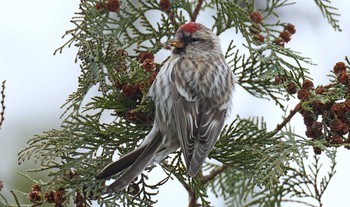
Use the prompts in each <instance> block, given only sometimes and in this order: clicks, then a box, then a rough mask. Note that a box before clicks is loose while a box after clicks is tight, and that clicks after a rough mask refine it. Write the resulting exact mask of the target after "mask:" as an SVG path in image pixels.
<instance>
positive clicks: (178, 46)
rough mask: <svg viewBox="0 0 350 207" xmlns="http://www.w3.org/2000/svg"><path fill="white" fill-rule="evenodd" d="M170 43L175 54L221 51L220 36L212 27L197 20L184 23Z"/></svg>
mask: <svg viewBox="0 0 350 207" xmlns="http://www.w3.org/2000/svg"><path fill="white" fill-rule="evenodd" d="M170 45H171V46H173V47H174V49H173V54H203V53H207V52H213V51H219V52H221V47H220V41H219V38H218V37H217V36H216V35H215V34H214V33H213V32H212V31H211V30H210V29H208V28H207V27H205V26H204V25H202V24H199V23H195V22H189V23H187V24H184V25H182V26H181V27H180V28H179V29H178V30H177V32H176V33H175V38H174V39H173V40H171V42H170Z"/></svg>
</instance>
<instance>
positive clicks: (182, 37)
mask: <svg viewBox="0 0 350 207" xmlns="http://www.w3.org/2000/svg"><path fill="white" fill-rule="evenodd" d="M170 45H171V46H173V50H172V54H171V57H170V58H169V59H168V60H167V62H166V63H165V64H164V65H163V67H162V68H161V70H160V72H159V73H158V75H157V77H156V79H155V81H154V82H153V84H152V86H151V87H150V89H149V92H148V96H149V97H150V98H151V99H152V100H153V101H154V104H155V108H156V111H155V119H154V124H153V128H152V130H151V131H150V132H149V134H148V135H147V136H146V138H145V140H144V141H143V143H142V144H141V146H140V147H138V148H137V149H135V150H134V151H132V152H130V153H128V154H126V155H124V156H122V157H121V158H120V159H119V160H117V161H115V162H113V163H111V164H109V165H107V166H106V167H105V168H104V169H102V170H101V172H99V174H98V175H97V176H96V178H97V179H104V178H107V177H109V176H111V175H114V174H116V173H119V172H122V171H123V170H125V171H124V172H123V173H122V175H121V176H120V177H118V178H117V179H116V181H114V182H113V183H112V184H111V185H109V186H107V188H106V192H107V193H112V192H117V191H120V190H122V189H123V188H125V187H126V186H127V185H128V184H129V183H130V182H131V181H132V180H133V179H134V178H135V177H136V176H138V175H139V174H140V173H142V171H143V170H144V169H145V168H146V167H147V166H148V165H150V164H152V163H153V162H159V161H161V160H162V159H164V158H165V157H166V156H167V155H169V154H170V153H172V152H174V151H176V150H177V149H178V148H179V147H181V149H182V152H183V155H184V158H185V162H186V166H187V173H188V175H189V176H191V177H193V176H195V175H196V174H197V173H198V171H199V170H200V168H201V166H202V164H203V162H204V161H205V159H206V158H207V156H208V154H209V152H210V151H211V149H212V148H213V146H214V144H215V142H216V140H217V138H218V136H219V134H220V131H221V129H222V127H223V125H224V121H225V117H226V114H228V113H229V109H230V106H231V102H232V94H233V89H234V82H235V81H234V76H233V73H232V71H231V70H230V69H229V67H228V65H227V64H226V62H225V58H224V55H223V53H222V51H221V46H220V41H219V38H218V37H217V36H216V35H215V34H214V33H213V32H212V31H211V30H210V29H208V28H206V27H205V26H204V25H202V24H199V23H194V22H190V23H187V24H184V25H182V26H181V27H180V28H179V29H178V31H177V32H176V34H175V38H174V39H173V40H172V41H171V43H170Z"/></svg>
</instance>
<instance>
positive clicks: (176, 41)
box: [169, 39, 185, 48]
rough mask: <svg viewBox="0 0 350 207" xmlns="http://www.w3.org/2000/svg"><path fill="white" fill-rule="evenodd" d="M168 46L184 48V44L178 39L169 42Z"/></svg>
mask: <svg viewBox="0 0 350 207" xmlns="http://www.w3.org/2000/svg"><path fill="white" fill-rule="evenodd" d="M169 44H170V45H171V46H173V47H175V48H184V47H185V44H184V42H183V41H181V40H179V39H172V40H170V43H169Z"/></svg>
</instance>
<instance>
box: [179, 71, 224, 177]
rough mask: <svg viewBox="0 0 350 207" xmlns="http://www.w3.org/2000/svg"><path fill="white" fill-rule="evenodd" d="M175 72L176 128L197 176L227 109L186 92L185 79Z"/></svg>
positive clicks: (221, 125) (189, 171) (190, 167)
mask: <svg viewBox="0 0 350 207" xmlns="http://www.w3.org/2000/svg"><path fill="white" fill-rule="evenodd" d="M177 78H179V77H176V74H173V75H172V80H173V83H174V84H173V88H172V90H173V93H172V94H173V96H174V102H175V103H174V106H173V114H174V118H175V124H176V131H177V135H178V138H179V141H180V145H181V148H182V151H183V154H184V157H185V162H186V165H187V172H188V174H189V175H190V176H192V177H193V176H195V175H196V174H197V172H198V171H199V169H200V167H201V166H202V164H203V162H204V161H205V159H206V157H207V156H208V154H209V152H210V151H211V149H212V148H213V146H214V144H215V142H216V140H217V138H218V136H219V134H220V131H221V129H222V127H223V124H224V121H225V113H226V109H220V108H219V106H216V107H214V108H210V103H207V102H206V100H205V99H201V98H198V97H195V94H192V95H191V94H189V93H191V92H189V91H187V92H186V87H188V86H186V85H184V84H183V83H184V82H183V81H177Z"/></svg>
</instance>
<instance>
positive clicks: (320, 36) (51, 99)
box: [0, 0, 350, 207]
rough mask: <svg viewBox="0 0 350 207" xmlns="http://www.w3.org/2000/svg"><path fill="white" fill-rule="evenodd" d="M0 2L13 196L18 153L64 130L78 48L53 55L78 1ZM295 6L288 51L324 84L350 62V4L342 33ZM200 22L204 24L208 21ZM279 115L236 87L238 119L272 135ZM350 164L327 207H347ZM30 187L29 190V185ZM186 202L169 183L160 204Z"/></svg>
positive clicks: (3, 152) (1, 133)
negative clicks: (260, 124) (263, 125)
mask: <svg viewBox="0 0 350 207" xmlns="http://www.w3.org/2000/svg"><path fill="white" fill-rule="evenodd" d="M0 2H1V4H0V5H1V7H0V81H2V80H6V91H5V93H6V100H5V104H6V111H5V121H4V123H3V126H2V128H1V130H0V142H1V145H0V157H1V160H0V180H4V181H5V188H4V189H3V192H9V190H10V189H13V188H14V186H15V185H16V184H18V182H24V181H22V180H21V178H20V176H19V175H17V174H16V171H20V172H24V169H26V167H27V166H26V165H24V166H20V167H18V166H17V153H18V151H19V150H21V149H23V147H25V145H26V141H27V140H28V139H29V138H30V137H32V136H33V135H34V134H38V133H41V132H42V131H44V130H49V129H52V128H59V126H60V123H61V120H60V119H59V117H60V115H61V113H62V110H61V109H60V106H61V105H62V104H63V103H64V102H65V100H66V98H67V97H68V95H69V94H70V93H71V92H73V91H75V90H76V87H77V77H78V75H79V65H78V64H75V63H74V58H75V54H76V49H75V48H71V49H65V50H64V51H63V54H62V55H56V56H53V55H52V54H53V51H54V50H55V49H56V48H57V47H59V46H60V45H62V44H63V43H64V42H65V40H62V39H61V36H62V34H64V32H65V31H66V30H68V29H70V28H72V27H73V25H72V24H71V23H70V22H69V21H70V19H71V17H72V16H73V13H74V12H76V11H78V3H79V2H80V1H78V0H76V1H71V0H50V1H44V0H36V1H26V0H17V1H10V0H7V1H5V0H0ZM296 2H297V4H296V5H293V6H290V7H289V8H288V10H285V11H284V12H283V14H282V15H281V17H282V20H283V21H286V22H291V23H293V24H295V25H296V28H297V33H296V34H295V35H294V36H293V39H292V41H291V42H290V43H288V44H287V47H291V48H292V49H293V50H296V51H300V52H302V54H303V55H304V56H306V57H310V58H311V59H312V61H313V62H314V63H316V64H317V66H310V68H312V70H311V76H312V77H314V79H315V80H314V83H315V85H318V84H327V83H328V77H327V76H326V74H328V73H329V71H330V70H331V69H332V67H333V65H334V64H335V63H336V62H338V61H343V60H344V57H345V56H346V55H348V56H350V53H349V52H350V44H349V43H350V23H349V19H350V12H349V11H350V4H349V2H348V1H347V0H339V1H335V2H334V4H333V5H334V6H336V7H338V8H339V9H340V13H341V15H342V16H341V17H339V20H340V24H341V25H342V29H343V32H341V33H339V32H335V31H334V30H333V29H332V28H331V26H330V25H329V24H328V23H327V21H326V19H324V18H322V14H321V12H320V11H319V10H318V8H317V7H316V5H315V4H314V2H313V1H305V0H304V1H303V0H297V1H296ZM198 20H199V22H201V21H202V23H203V22H205V16H204V15H202V16H200V17H199V19H198ZM222 41H223V42H224V39H222ZM223 44H224V43H223ZM223 47H224V46H223ZM292 106H293V105H291V107H292ZM274 109H275V106H274V104H273V103H269V102H268V101H259V102H257V99H255V98H252V97H250V96H249V95H247V94H246V93H245V92H244V91H243V90H241V89H240V88H239V87H238V88H237V90H236V94H235V102H234V116H235V114H239V115H240V116H241V117H247V116H251V115H254V116H265V117H266V118H265V120H266V121H267V122H268V127H270V128H271V129H272V128H274V127H275V124H276V123H278V122H279V121H280V115H278V113H276V111H275V110H274ZM272 115H273V116H272ZM298 116H299V119H297V120H296V121H294V124H295V130H296V131H298V132H300V133H303V132H304V130H305V127H304V126H303V124H302V123H301V124H300V123H298V121H299V122H300V121H301V119H300V115H298ZM349 158H350V151H348V150H344V149H339V152H338V158H337V162H338V166H337V174H336V175H335V177H334V178H333V180H332V182H331V184H330V186H329V189H328V190H327V191H326V193H325V196H324V206H325V207H333V206H337V207H348V206H349V203H348V191H349V190H348V188H349V186H350V180H349V174H350V167H349V164H348V163H349ZM27 186H28V190H29V186H30V184H29V183H28V185H27ZM163 189H164V190H163ZM7 195H8V194H7ZM187 202H188V200H187V194H186V192H185V191H184V190H183V189H182V187H181V186H180V185H179V184H178V183H176V182H172V183H171V184H170V185H168V186H164V188H162V189H161V191H160V196H159V203H158V204H157V205H156V206H161V207H162V206H187ZM213 205H214V206H224V205H223V203H222V202H220V201H214V202H213ZM284 206H297V205H295V204H290V205H287V204H286V205H284Z"/></svg>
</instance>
